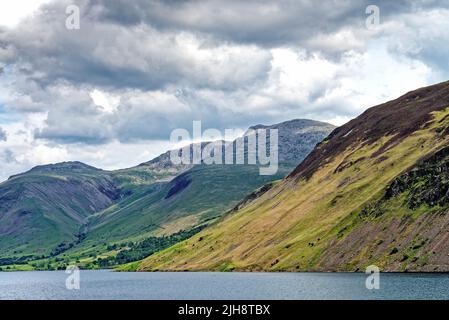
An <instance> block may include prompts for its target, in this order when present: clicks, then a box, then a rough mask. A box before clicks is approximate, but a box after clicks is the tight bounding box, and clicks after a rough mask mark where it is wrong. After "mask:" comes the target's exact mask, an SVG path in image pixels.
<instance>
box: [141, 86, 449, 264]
mask: <svg viewBox="0 0 449 320" xmlns="http://www.w3.org/2000/svg"><path fill="white" fill-rule="evenodd" d="M448 106H449V82H444V83H440V84H437V85H433V86H429V87H426V88H421V89H418V90H415V91H412V92H409V93H407V94H405V95H403V96H401V97H399V98H398V99H395V100H393V101H390V102H387V103H384V104H381V105H379V106H376V107H373V108H370V109H368V110H367V111H366V112H364V113H363V114H362V115H360V116H359V117H357V118H356V119H354V120H352V121H350V122H348V123H347V124H345V125H344V126H342V127H340V128H338V129H336V130H334V131H333V132H332V133H331V134H330V135H329V137H328V138H326V139H325V140H324V141H323V142H321V143H320V144H319V145H317V146H316V148H315V149H314V151H312V152H311V153H310V154H309V156H308V157H307V158H306V159H305V160H304V161H303V162H302V163H301V164H300V165H299V166H297V167H296V169H295V170H293V171H292V172H291V173H290V174H289V175H288V176H287V177H286V178H285V179H284V180H282V181H281V182H279V183H277V184H276V185H275V186H274V187H273V188H271V189H268V190H266V192H260V193H259V194H257V195H255V196H254V197H253V198H252V199H249V200H248V201H246V202H244V203H242V205H241V206H240V207H239V209H238V210H236V211H234V212H232V213H229V214H227V215H226V216H225V217H224V218H223V219H222V220H221V221H219V222H218V223H215V224H213V225H211V226H209V227H208V228H206V229H204V230H203V231H201V232H200V233H198V234H196V235H194V236H193V237H191V238H190V239H188V240H185V241H184V242H181V243H179V244H176V245H175V246H173V247H171V248H168V249H166V250H164V251H162V252H159V253H157V254H155V255H152V256H150V257H148V258H147V259H145V260H144V261H143V262H141V263H140V264H138V265H137V266H136V265H135V266H134V267H136V268H137V269H138V270H223V271H224V270H252V271H255V270H272V271H279V270H286V271H359V270H360V271H362V270H364V269H365V268H366V267H367V266H368V265H371V264H374V265H377V266H378V267H380V269H381V270H383V271H449V255H448V252H447V247H448V246H449V240H448V239H449V238H448V236H449V233H448V232H449V176H448V172H449V171H448V168H449V108H448Z"/></svg>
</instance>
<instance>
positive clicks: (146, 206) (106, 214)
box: [68, 165, 292, 255]
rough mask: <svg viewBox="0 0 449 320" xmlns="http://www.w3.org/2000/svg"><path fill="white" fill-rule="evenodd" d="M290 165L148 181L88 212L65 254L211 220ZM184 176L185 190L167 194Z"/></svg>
mask: <svg viewBox="0 0 449 320" xmlns="http://www.w3.org/2000/svg"><path fill="white" fill-rule="evenodd" d="M291 169H292V166H282V167H280V168H279V171H278V173H277V175H274V176H260V175H259V169H258V168H257V167H256V166H249V165H210V166H205V165H202V166H196V167H194V168H192V169H190V170H188V171H187V172H185V173H183V174H182V175H180V176H178V177H177V178H175V179H174V180H172V181H170V182H169V183H162V184H156V185H155V184H153V185H149V186H148V187H146V189H145V190H141V191H140V192H139V193H136V194H135V195H133V196H131V197H129V198H126V199H124V200H123V201H120V202H119V203H117V204H115V205H114V206H112V207H109V208H107V209H106V210H104V211H102V212H100V213H98V214H95V215H94V216H92V217H91V218H90V222H89V233H88V235H87V238H86V239H85V240H84V241H83V243H81V244H80V245H79V246H77V247H75V248H73V249H72V250H70V251H69V252H68V254H71V255H73V254H78V255H79V254H80V253H82V255H86V248H89V247H90V248H92V249H91V250H87V252H88V253H90V252H93V251H94V252H98V251H99V249H100V248H99V247H98V245H100V246H101V245H102V244H103V246H105V245H104V244H106V243H107V244H111V243H118V242H123V241H139V240H142V239H144V238H146V237H149V236H159V235H164V234H172V233H174V232H177V231H180V230H186V229H189V228H192V227H194V226H197V225H201V224H204V223H210V222H211V221H213V220H214V219H216V218H218V217H220V216H221V215H222V214H223V213H224V212H226V211H227V210H229V209H231V208H233V207H234V206H235V205H236V204H237V203H238V202H239V201H240V200H241V199H242V198H244V197H245V196H246V195H247V194H249V193H251V191H253V190H254V189H256V188H258V187H260V186H261V185H263V184H265V183H268V182H270V181H272V180H276V179H280V178H282V177H284V176H285V175H286V174H287V173H288V172H290V170H291ZM185 180H188V181H190V183H189V184H188V185H187V186H186V187H185V188H184V189H181V190H179V192H178V193H175V194H173V195H172V196H171V197H167V195H168V194H169V192H170V190H175V189H176V188H177V187H178V186H179V184H180V181H185ZM181 186H182V183H181ZM93 245H95V247H92V246H93Z"/></svg>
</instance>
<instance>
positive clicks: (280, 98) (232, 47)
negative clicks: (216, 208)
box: [0, 0, 449, 181]
mask: <svg viewBox="0 0 449 320" xmlns="http://www.w3.org/2000/svg"><path fill="white" fill-rule="evenodd" d="M73 5H75V6H76V7H77V8H79V12H80V16H79V22H80V23H79V28H75V29H73V28H67V21H68V19H71V20H69V21H72V22H73V21H74V20H73V19H74V16H73V15H72V13H73V11H70V10H69V11H67V8H68V7H70V6H73ZM373 5H374V6H375V8H377V9H378V16H377V15H376V12H377V11H376V10H374V11H373ZM376 17H378V19H374V18H376ZM447 30H449V4H448V2H447V1H432V0H422V1H413V2H412V1H400V0H399V1H387V0H385V1H372V0H370V1H347V0H341V1H330V0H328V1H326V0H325V1H320V2H315V1H310V0H302V1H301V0H298V1H293V0H285V1H283V0H281V1H255V0H247V1H234V0H230V1H217V0H210V1H205V0H196V1H175V0H170V1H157V0H146V1H144V0H134V1H125V0H56V1H55V0H39V1H37V0H14V1H1V2H0V163H1V166H0V181H3V180H5V179H7V178H8V177H9V176H10V175H13V174H16V173H19V172H23V171H25V170H28V169H30V168H32V167H33V166H36V165H40V164H47V163H56V162H61V161H73V160H78V161H83V162H85V163H88V164H90V165H93V166H96V167H99V168H103V169H117V168H124V167H130V166H134V165H137V164H139V163H141V162H145V161H148V160H150V159H152V158H153V157H155V156H157V155H158V154H160V153H162V152H164V151H166V150H168V149H169V148H172V147H173V145H172V144H171V143H170V142H169V137H170V133H171V132H172V130H174V129H176V128H184V129H187V130H189V131H191V130H192V129H191V128H192V121H194V120H200V121H202V126H203V129H207V128H216V129H219V130H222V131H223V130H224V129H226V128H240V129H245V128H247V127H249V126H251V125H256V124H260V123H262V124H274V123H278V122H282V121H286V120H291V119H295V118H307V119H314V120H320V121H327V122H330V123H333V124H335V125H341V124H343V123H345V122H347V121H348V120H350V119H352V118H354V117H356V116H357V115H359V114H360V113H362V112H363V111H364V110H366V109H367V108H369V107H371V106H374V105H376V104H379V103H382V102H385V101H387V100H391V99H394V98H396V97H398V96H400V95H402V94H404V93H406V92H407V91H410V90H413V89H416V88H418V87H422V86H425V85H429V84H433V83H437V82H441V81H445V80H448V79H449V64H448V58H447V57H448V56H449V32H447Z"/></svg>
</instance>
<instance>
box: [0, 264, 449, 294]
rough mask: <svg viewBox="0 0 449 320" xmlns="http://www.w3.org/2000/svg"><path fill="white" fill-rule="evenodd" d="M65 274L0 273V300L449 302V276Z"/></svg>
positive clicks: (108, 272)
mask: <svg viewBox="0 0 449 320" xmlns="http://www.w3.org/2000/svg"><path fill="white" fill-rule="evenodd" d="M68 276H69V275H67V274H65V272H64V271H41V272H38V271H33V272H0V299H14V300H15V299H26V300H29V299H33V300H34V299H69V300H70V299H169V300H179V299H191V300H196V299H198V300H204V299H230V300H239V299H243V300H246V299H248V300H253V299H254V300H256V299H262V300H263V299H272V300H276V299H449V274H422V273H417V274H411V273H407V274H380V289H379V290H368V289H366V287H365V280H366V277H367V276H366V275H365V274H363V273H357V274H354V273H215V272H210V273H209V272H196V273H188V272H182V273H160V272H154V273H131V272H112V271H108V270H97V271H91V270H86V271H81V272H80V289H79V290H68V289H67V288H66V279H67V277H68Z"/></svg>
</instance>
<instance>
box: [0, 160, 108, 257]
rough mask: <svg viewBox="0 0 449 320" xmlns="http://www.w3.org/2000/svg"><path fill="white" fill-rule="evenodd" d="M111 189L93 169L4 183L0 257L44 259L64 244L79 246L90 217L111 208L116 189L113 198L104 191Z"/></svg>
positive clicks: (38, 174)
mask: <svg viewBox="0 0 449 320" xmlns="http://www.w3.org/2000/svg"><path fill="white" fill-rule="evenodd" d="M111 185H112V180H111V179H110V177H109V176H107V174H105V173H104V172H103V171H95V170H90V169H87V170H84V171H82V172H77V173H76V174H71V173H66V172H32V173H29V174H26V175H20V176H16V177H14V178H12V179H10V180H9V181H7V182H5V183H3V184H2V188H1V190H0V211H1V213H2V214H1V215H0V223H1V226H0V234H1V238H0V239H1V241H0V250H1V253H0V256H3V257H4V256H8V255H14V256H15V257H20V256H24V255H29V254H32V255H35V256H37V255H43V254H44V255H45V254H48V253H49V252H51V251H52V250H53V249H54V248H55V247H56V246H57V245H58V244H60V243H61V242H66V243H70V242H73V241H75V240H76V239H77V235H78V233H79V230H80V227H81V226H82V225H83V223H85V221H86V220H87V217H88V215H89V214H90V213H93V212H95V211H96V210H101V209H103V208H105V207H107V206H109V205H111V204H112V203H113V201H114V199H113V198H114V197H115V196H116V195H115V194H114V190H112V188H111V193H110V194H105V193H102V192H101V191H100V190H103V189H108V188H110V186H111ZM64 190H70V196H69V197H68V196H67V194H66V192H65V191H64ZM50 195H51V196H50ZM50 197H51V199H50ZM36 208H39V210H37V209H36Z"/></svg>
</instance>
